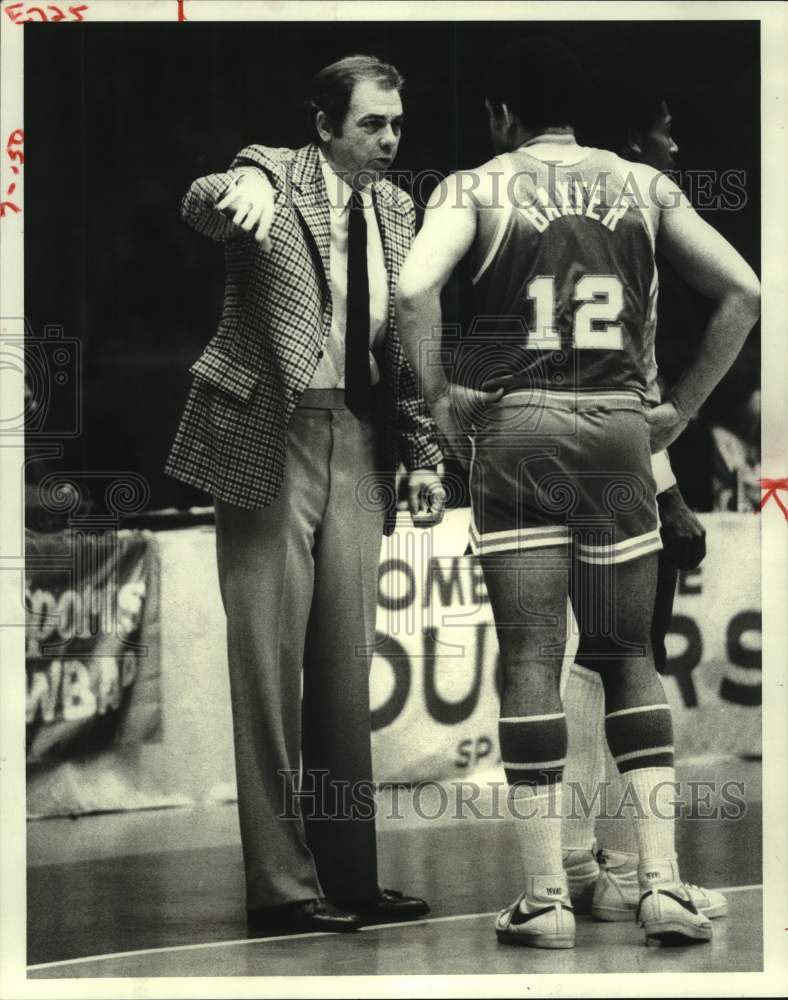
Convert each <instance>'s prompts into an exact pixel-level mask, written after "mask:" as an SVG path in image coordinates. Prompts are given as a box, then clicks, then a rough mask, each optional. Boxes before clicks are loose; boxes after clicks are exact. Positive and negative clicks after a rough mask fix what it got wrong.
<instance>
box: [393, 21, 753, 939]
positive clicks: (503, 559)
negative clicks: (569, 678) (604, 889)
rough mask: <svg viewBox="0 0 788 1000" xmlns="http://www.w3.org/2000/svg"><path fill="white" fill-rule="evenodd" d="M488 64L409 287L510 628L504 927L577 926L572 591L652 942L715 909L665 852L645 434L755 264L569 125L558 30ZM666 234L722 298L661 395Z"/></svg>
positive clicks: (733, 327) (697, 934)
mask: <svg viewBox="0 0 788 1000" xmlns="http://www.w3.org/2000/svg"><path fill="white" fill-rule="evenodd" d="M499 67H500V68H501V69H502V70H504V71H505V72H503V73H502V74H501V79H500V81H499V82H498V83H497V84H496V85H495V88H494V89H492V90H491V91H490V99H489V100H488V102H487V107H488V113H489V121H490V132H491V136H492V139H493V143H494V146H495V149H496V151H498V152H499V154H500V155H499V156H497V157H496V158H495V159H493V160H492V161H490V162H488V163H486V164H484V165H483V166H481V167H479V168H477V169H476V170H474V171H470V172H464V173H461V174H456V175H453V176H452V177H450V178H448V179H447V180H446V181H445V182H443V183H442V184H441V185H439V187H438V188H437V189H436V191H435V192H434V194H433V196H432V198H431V199H430V204H429V206H428V209H427V212H426V214H425V222H424V227H423V228H422V230H421V233H420V234H419V235H418V236H417V238H416V241H415V243H414V246H413V248H412V250H411V253H410V256H409V257H408V260H407V261H406V263H405V266H404V268H403V271H402V273H401V276H400V282H399V287H398V293H397V303H398V325H399V329H400V330H401V335H402V340H403V346H404V348H405V351H406V354H407V355H408V358H409V360H410V362H411V364H412V365H413V366H414V368H415V369H416V371H417V372H418V375H419V377H420V380H421V384H422V389H423V395H424V398H425V399H426V400H427V402H428V404H429V406H430V409H431V410H432V413H433V416H434V418H435V420H436V423H437V424H438V427H439V429H440V430H441V432H442V434H443V435H444V437H445V438H446V441H447V444H448V445H449V447H451V448H453V449H454V450H455V453H457V454H458V455H467V454H468V451H469V448H468V435H469V433H470V443H471V445H472V458H471V460H470V491H471V500H472V525H471V543H472V546H473V548H474V551H475V552H476V553H477V554H478V556H479V558H480V561H481V565H482V568H483V572H484V576H485V582H486V585H487V590H488V594H489V597H490V602H491V605H492V609H493V613H494V616H495V621H496V628H497V632H498V640H499V646H500V656H501V668H502V680H503V684H502V698H501V718H500V725H499V737H500V747H501V755H502V758H503V764H504V769H505V771H506V774H507V779H508V781H509V783H510V786H511V789H510V808H511V809H512V812H513V813H514V814H515V815H518V816H522V817H523V820H522V822H517V824H516V826H517V830H518V836H519V841H520V847H521V853H522V860H523V867H524V871H525V878H524V888H523V891H522V892H521V893H520V894H519V895H518V897H517V899H516V900H515V901H514V902H513V903H512V904H511V905H510V906H508V907H507V908H506V909H505V910H503V911H502V913H501V914H500V915H499V917H498V919H497V922H496V933H497V935H498V937H499V940H501V941H503V942H507V943H513V944H523V945H529V946H535V947H546V948H569V947H572V946H573V945H574V940H575V923H574V914H573V912H572V908H571V905H570V900H569V892H568V885H567V879H566V875H565V873H564V870H563V865H562V845H561V833H560V824H561V820H560V816H561V777H562V771H563V766H564V761H565V758H566V749H567V727H566V720H565V716H564V713H563V709H562V704H561V697H560V692H559V681H560V674H561V665H562V656H563V651H564V646H565V642H566V614H565V610H566V601H567V595H569V596H570V598H571V600H572V604H573V610H574V614H575V617H576V618H577V619H578V621H579V624H580V627H581V629H582V631H583V632H584V633H585V635H586V637H587V638H588V640H589V646H588V653H587V655H588V656H589V657H597V658H598V659H599V661H600V662H604V665H605V669H604V673H603V675H602V680H603V684H604V689H605V710H606V719H605V729H606V735H607V739H608V743H609V746H610V749H611V752H612V754H613V757H614V758H615V760H616V763H617V765H618V768H619V770H620V772H621V773H622V777H623V780H624V783H625V785H626V787H627V788H628V790H629V792H630V793H631V796H632V798H633V799H634V800H635V801H636V802H637V803H638V804H639V811H638V815H637V817H636V819H635V820H634V822H635V824H636V828H637V834H638V846H639V852H638V853H639V856H640V866H639V869H638V879H639V885H640V890H641V897H640V902H639V906H638V919H639V920H640V922H641V923H642V925H643V927H644V929H645V933H646V939H647V940H648V939H657V940H671V939H674V938H675V939H678V940H679V941H705V940H709V939H710V937H711V924H710V923H709V920H708V919H707V918H706V917H705V916H704V915H702V914H700V913H699V912H698V911H697V908H696V906H695V904H694V902H693V900H692V897H691V895H690V892H689V890H688V889H687V888H686V887H685V886H684V884H683V882H682V881H681V877H680V875H679V871H678V865H677V862H676V853H675V839H674V819H673V813H672V809H671V805H672V802H673V799H674V797H675V790H674V788H673V784H672V783H673V782H674V779H675V774H674V769H673V735H672V722H671V716H670V709H669V706H668V705H667V703H666V699H665V694H664V691H663V689H662V684H661V681H660V678H659V675H658V674H657V673H656V671H655V670H654V665H653V659H652V656H651V651H650V643H649V631H650V625H651V616H652V611H653V604H654V589H655V581H656V561H657V557H656V553H657V551H658V550H659V548H660V546H661V541H660V536H659V531H658V524H657V515H656V502H655V483H654V479H653V476H652V474H651V464H650V454H651V452H652V451H658V450H661V449H662V448H665V447H666V446H667V445H668V444H670V443H671V441H673V440H675V438H676V437H677V436H678V435H679V434H680V433H681V431H682V430H683V428H684V427H685V426H686V423H687V420H688V417H689V416H690V415H691V414H692V413H694V412H695V411H696V410H697V409H698V407H699V406H700V405H701V404H702V403H703V401H704V400H705V399H706V398H707V396H708V395H709V393H710V392H711V390H712V389H713V388H714V386H715V385H716V384H717V382H718V381H719V379H720V378H721V377H722V375H723V374H724V373H725V371H727V369H728V367H729V366H730V364H731V363H732V361H733V360H734V358H735V357H736V355H737V353H738V351H739V350H740V348H741V345H742V343H743V341H744V338H745V337H746V334H747V333H748V331H749V330H750V329H751V327H752V326H753V324H754V323H755V320H756V318H757V316H758V313H759V296H760V291H759V285H758V281H757V278H756V277H755V275H754V274H753V272H752V271H751V269H750V268H749V266H748V265H747V264H746V263H745V261H744V260H743V259H742V258H741V257H740V256H739V255H738V253H737V252H736V251H735V250H734V249H733V247H731V246H730V245H729V244H728V243H727V242H726V241H725V240H724V239H723V238H722V237H721V236H720V235H719V234H718V233H716V232H715V231H714V230H713V229H712V228H711V227H710V226H708V225H707V224H706V223H705V222H704V221H703V220H702V219H701V218H700V217H699V216H698V215H697V214H696V213H695V212H694V211H693V209H692V208H691V206H690V205H689V203H688V202H687V200H686V199H685V198H684V197H683V195H682V194H681V192H680V191H679V189H678V188H677V187H676V186H675V185H674V184H673V183H672V182H671V181H670V180H669V179H668V178H667V177H665V176H664V175H661V174H658V173H657V172H656V171H655V170H653V169H652V168H650V167H648V166H644V165H641V164H628V163H626V162H625V161H623V160H620V159H619V158H618V157H617V156H615V155H614V154H612V153H608V152H605V151H601V150H596V149H590V148H584V147H581V146H579V145H578V144H577V142H576V140H575V137H574V133H573V129H572V121H573V118H574V114H575V109H574V102H575V98H576V95H577V94H578V93H579V92H580V78H579V73H578V71H577V67H576V65H575V63H574V60H573V58H572V57H571V55H570V54H569V53H568V52H567V50H566V49H565V48H563V47H562V46H560V45H558V44H556V43H552V42H549V41H545V40H541V41H535V40H533V41H530V42H528V41H527V42H524V43H523V44H521V45H519V46H518V48H517V49H516V51H515V53H514V58H511V59H506V58H501V59H500V60H499ZM633 182H634V185H633ZM656 241H659V244H660V246H661V248H662V250H663V252H664V253H665V254H666V255H667V256H668V257H669V259H671V260H672V261H673V262H674V264H675V266H676V268H677V269H678V270H679V272H680V273H681V274H682V275H683V276H684V277H685V278H686V279H687V280H688V281H689V282H690V283H691V284H692V285H693V286H694V287H695V288H697V289H698V290H699V291H701V292H703V293H705V294H707V295H708V296H710V297H711V298H713V299H714V300H715V301H716V308H715V309H714V311H713V312H712V315H711V319H710V321H709V324H708V326H707V329H706V331H705V334H704V339H703V344H702V346H701V349H700V352H699V355H698V357H697V359H696V361H695V363H694V364H693V365H691V366H690V367H689V368H688V369H687V371H686V372H685V373H684V375H683V377H682V378H681V380H680V381H679V383H678V385H676V386H675V387H674V388H673V390H672V392H671V396H670V398H669V399H668V400H666V401H665V402H664V403H662V404H660V405H658V406H654V407H653V408H649V405H648V404H649V400H648V392H649V387H650V386H651V385H652V383H653V381H654V374H655V372H654V351H653V336H654V326H655V304H656V292H657V281H656V267H655V262H654V252H655V249H654V248H655V243H656ZM466 254H471V255H472V259H473V263H474V270H475V288H476V294H477V319H480V318H482V317H485V318H486V319H487V324H486V326H485V324H484V323H481V322H477V324H476V325H475V328H474V340H475V342H474V343H473V344H472V345H470V349H469V350H468V351H467V352H463V351H461V352H460V361H459V362H455V365H454V370H453V372H452V373H451V374H452V381H450V380H449V379H447V376H446V374H445V372H444V369H443V366H442V364H441V363H440V361H438V363H436V357H439V352H438V351H436V347H439V346H440V345H439V344H437V343H436V340H437V339H438V338H439V337H440V324H441V314H440V291H441V289H442V287H443V286H444V284H445V283H446V281H447V280H448V278H449V276H450V274H451V272H452V271H453V269H454V268H455V266H456V265H457V263H458V262H459V261H460V260H461V259H462V258H463V257H465V255H466ZM460 381H462V382H463V383H465V385H464V387H463V388H460V387H459V386H457V385H453V384H452V383H453V382H460Z"/></svg>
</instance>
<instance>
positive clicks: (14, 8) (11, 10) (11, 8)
mask: <svg viewBox="0 0 788 1000" xmlns="http://www.w3.org/2000/svg"><path fill="white" fill-rule="evenodd" d="M24 6H25V5H24V4H23V3H12V4H9V5H8V7H3V12H4V13H6V14H8V16H9V18H10V19H11V21H12V23H13V24H24V22H23V21H20V19H19V15H18V13H17V12H18V11H19V8H20V7H24Z"/></svg>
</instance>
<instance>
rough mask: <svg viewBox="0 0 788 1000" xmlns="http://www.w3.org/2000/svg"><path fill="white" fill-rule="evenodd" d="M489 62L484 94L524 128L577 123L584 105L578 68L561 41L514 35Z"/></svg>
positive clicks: (499, 47) (572, 55)
mask: <svg viewBox="0 0 788 1000" xmlns="http://www.w3.org/2000/svg"><path fill="white" fill-rule="evenodd" d="M487 62H488V67H487V74H486V83H485V88H484V89H485V94H486V96H487V97H488V98H489V99H490V100H491V101H493V102H494V103H496V104H505V105H506V106H507V107H508V108H509V110H510V111H513V112H514V113H515V114H516V115H517V117H518V118H519V119H520V123H521V125H523V127H525V128H527V129H529V130H530V129H537V130H539V129H544V128H546V127H548V126H562V125H574V123H575V121H576V119H577V116H578V114H579V111H580V107H581V98H580V92H581V73H580V65H579V63H578V61H577V59H576V57H575V55H574V53H573V52H572V51H571V50H570V49H569V48H567V46H566V45H564V44H563V43H562V42H559V41H556V40H555V39H552V38H540V37H537V36H531V37H528V38H522V37H520V36H519V34H518V33H515V35H514V37H510V38H509V39H508V40H507V41H506V42H505V43H504V45H503V47H501V46H500V45H498V46H496V49H495V51H494V52H493V53H491V55H490V57H488V60H487Z"/></svg>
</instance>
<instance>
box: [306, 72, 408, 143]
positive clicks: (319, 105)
mask: <svg viewBox="0 0 788 1000" xmlns="http://www.w3.org/2000/svg"><path fill="white" fill-rule="evenodd" d="M362 80H374V81H375V82H376V83H378V84H380V86H381V87H384V88H385V89H387V90H402V88H403V87H404V86H405V78H404V77H403V76H402V74H401V73H400V71H399V70H398V69H397V68H396V66H392V65H391V64H390V63H387V62H384V61H383V60H382V59H378V58H377V56H363V55H352V56H345V58H344V59H340V60H338V61H337V62H334V63H331V65H330V66H325V67H324V68H323V69H321V70H320V72H319V73H317V74H316V75H315V76H314V77H313V79H312V83H311V84H310V87H309V97H308V98H307V99H306V100H305V101H304V109H305V110H306V113H307V118H308V120H309V126H310V129H311V130H312V131H313V132H314V131H316V125H315V120H316V119H315V116H316V115H317V112H318V111H322V112H324V113H325V115H326V117H327V118H328V120H329V122H330V123H331V128H332V130H333V132H334V134H335V135H338V136H341V135H342V123H343V122H344V120H345V116H346V115H347V110H348V108H349V107H350V98H351V95H352V93H353V87H355V85H356V84H357V83H359V82H361V81H362ZM318 141H319V139H318Z"/></svg>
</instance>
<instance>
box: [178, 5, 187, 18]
mask: <svg viewBox="0 0 788 1000" xmlns="http://www.w3.org/2000/svg"><path fill="white" fill-rule="evenodd" d="M183 4H184V0H178V20H179V21H185V20H186V11H185V10H184V9H183Z"/></svg>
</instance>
